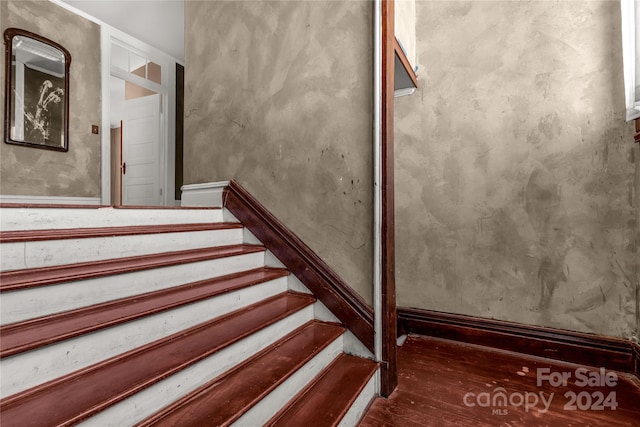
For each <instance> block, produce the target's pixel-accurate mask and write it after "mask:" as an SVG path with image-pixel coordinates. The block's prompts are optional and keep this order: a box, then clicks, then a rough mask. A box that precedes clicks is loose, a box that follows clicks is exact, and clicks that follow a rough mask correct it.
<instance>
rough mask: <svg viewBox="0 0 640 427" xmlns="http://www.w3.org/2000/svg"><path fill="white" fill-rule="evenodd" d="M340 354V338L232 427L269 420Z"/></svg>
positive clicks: (248, 426)
mask: <svg viewBox="0 0 640 427" xmlns="http://www.w3.org/2000/svg"><path fill="white" fill-rule="evenodd" d="M340 353H342V336H340V337H339V338H338V339H336V340H335V341H333V342H332V343H331V344H330V345H329V346H328V347H327V348H325V349H324V350H323V351H322V352H321V353H319V354H317V355H316V356H315V357H314V358H313V359H311V360H310V361H309V362H307V363H306V364H305V365H304V366H302V367H301V368H300V369H298V370H297V371H296V372H295V373H294V374H293V375H292V376H291V377H289V378H288V379H287V380H286V381H285V382H283V383H282V384H280V385H279V386H278V387H277V388H276V389H275V390H273V391H272V392H271V393H269V395H267V396H265V397H264V398H263V399H262V400H261V401H260V402H258V403H257V404H256V405H255V406H254V407H253V408H251V409H250V410H249V411H247V412H246V413H245V414H244V415H243V416H242V417H240V418H239V419H238V420H237V421H236V422H235V423H233V424H232V425H233V426H234V427H235V426H238V427H255V426H259V425H263V424H264V423H266V422H267V421H269V420H270V419H271V417H273V416H274V415H275V414H276V413H277V412H278V411H279V410H280V409H281V408H282V407H283V406H284V405H286V404H287V402H288V401H289V400H290V399H291V398H292V397H293V396H295V395H296V394H297V393H298V392H299V391H300V390H302V389H303V388H304V387H305V386H306V385H307V384H308V383H309V382H310V381H311V380H312V379H313V378H315V376H316V375H318V374H320V372H321V371H322V370H323V369H325V368H326V367H327V366H329V364H330V363H331V362H332V361H333V360H334V359H335V358H336V357H337V356H338V354H340Z"/></svg>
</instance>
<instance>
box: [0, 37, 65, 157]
mask: <svg viewBox="0 0 640 427" xmlns="http://www.w3.org/2000/svg"><path fill="white" fill-rule="evenodd" d="M4 41H5V51H6V75H5V78H6V90H5V96H6V100H5V142H7V143H9V144H20V145H28V146H32V147H38V148H46V149H50V150H60V151H67V150H68V147H69V145H68V129H69V123H68V119H69V117H68V116H69V97H68V94H69V65H70V63H71V55H70V54H69V52H68V51H67V50H66V49H65V48H63V47H62V46H60V45H59V44H57V43H55V42H53V41H51V40H48V39H45V38H44V37H40V36H38V35H37V34H33V33H30V32H28V31H24V30H19V29H16V28H9V29H7V30H6V31H5V33H4Z"/></svg>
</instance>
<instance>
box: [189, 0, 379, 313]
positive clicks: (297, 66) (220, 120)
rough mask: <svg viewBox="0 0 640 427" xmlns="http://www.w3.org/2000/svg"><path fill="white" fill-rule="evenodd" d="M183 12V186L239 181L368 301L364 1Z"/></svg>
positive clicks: (232, 4)
mask: <svg viewBox="0 0 640 427" xmlns="http://www.w3.org/2000/svg"><path fill="white" fill-rule="evenodd" d="M185 9H186V10H185V14H186V25H185V28H186V34H185V40H186V42H185V44H186V70H185V72H186V76H185V138H184V141H185V142H184V182H185V184H194V183H200V182H209V181H218V180H227V179H232V178H234V179H237V180H238V181H239V182H240V184H242V185H243V186H245V187H246V188H247V189H248V190H249V191H250V192H251V193H252V194H253V195H254V196H255V197H256V198H257V199H258V200H260V202H262V203H263V204H264V205H265V206H266V207H267V208H268V209H269V210H271V211H272V212H273V213H274V214H275V215H276V216H277V217H278V218H279V219H280V220H281V221H283V222H284V223H285V224H286V225H287V226H288V227H289V228H291V229H292V230H293V231H294V232H295V233H296V234H297V235H298V236H299V237H300V238H301V239H302V240H303V241H304V242H305V243H307V244H308V245H309V246H310V247H311V248H312V249H314V250H315V251H316V252H317V253H318V254H319V255H320V257H322V258H323V259H324V260H325V261H326V262H327V263H328V264H329V265H330V266H331V267H333V268H334V269H335V271H336V272H337V273H338V274H339V275H340V276H341V277H342V278H343V279H345V281H346V282H347V283H349V284H350V285H351V286H353V288H354V289H355V290H356V291H358V292H359V293H360V294H361V295H362V296H363V297H364V298H365V299H366V300H367V301H369V302H371V295H372V287H371V286H372V285H371V282H372V216H373V215H372V197H373V195H372V194H373V193H372V174H373V172H372V149H371V146H372V142H371V141H372V114H371V111H372V95H371V84H372V54H371V52H372V37H371V36H372V30H371V20H372V3H371V2H368V1H347V2H331V3H328V2H316V1H300V2H297V1H287V2H279V1H275V2H269V1H256V2H254V1H229V2H222V1H216V2H208V1H188V2H187V4H186V8H185Z"/></svg>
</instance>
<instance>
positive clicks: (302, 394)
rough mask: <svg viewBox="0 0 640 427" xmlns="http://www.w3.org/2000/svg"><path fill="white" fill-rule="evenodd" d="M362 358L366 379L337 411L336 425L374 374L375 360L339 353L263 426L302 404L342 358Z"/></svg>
mask: <svg viewBox="0 0 640 427" xmlns="http://www.w3.org/2000/svg"><path fill="white" fill-rule="evenodd" d="M351 358H353V359H356V358H357V359H363V363H368V364H370V366H369V367H367V369H366V371H367V372H366V381H362V383H360V384H359V385H358V388H357V390H356V391H355V394H354V396H351V398H350V401H349V404H348V405H345V406H344V408H343V409H342V410H341V411H340V413H338V414H337V415H336V418H335V420H334V423H333V424H332V426H335V425H337V424H338V423H339V422H340V421H341V420H342V419H343V418H344V417H345V415H346V414H347V413H348V412H349V409H350V408H351V406H352V405H353V403H354V402H355V401H356V400H357V398H358V396H360V394H361V393H362V391H363V390H364V389H365V387H366V385H367V383H368V382H369V381H370V380H371V377H372V376H373V375H374V374H375V372H376V370H377V369H378V368H379V364H378V363H376V362H373V361H371V360H369V359H364V358H361V357H358V356H353V355H349V354H346V353H342V354H340V355H338V357H336V359H335V360H333V362H332V363H331V364H329V366H327V367H326V368H325V369H324V370H323V371H322V372H321V373H320V374H318V375H317V376H316V377H315V378H314V379H312V380H311V381H310V382H309V383H308V384H307V385H306V386H305V387H304V388H303V389H302V390H300V391H299V392H298V393H297V394H296V395H295V396H294V397H293V398H292V399H291V400H290V401H289V402H288V403H287V405H286V406H284V407H283V408H282V409H281V410H280V411H278V412H277V413H276V415H274V416H273V417H272V418H271V419H270V420H269V421H268V422H267V423H266V424H265V427H267V426H269V427H272V426H274V425H278V423H279V422H280V421H281V419H283V418H285V417H287V414H288V412H289V411H290V410H291V409H294V408H295V407H296V406H297V405H298V404H304V402H305V400H306V399H307V398H308V396H310V393H312V392H313V390H314V388H315V387H316V386H318V384H321V383H322V382H323V381H324V380H325V378H326V377H328V376H329V375H331V374H332V369H333V368H334V367H335V366H337V365H338V364H340V363H343V360H346V359H351Z"/></svg>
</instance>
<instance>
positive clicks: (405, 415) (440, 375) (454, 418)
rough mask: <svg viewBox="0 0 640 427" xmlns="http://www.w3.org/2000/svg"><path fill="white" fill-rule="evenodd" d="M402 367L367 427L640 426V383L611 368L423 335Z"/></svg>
mask: <svg viewBox="0 0 640 427" xmlns="http://www.w3.org/2000/svg"><path fill="white" fill-rule="evenodd" d="M398 370H399V383H398V388H397V389H396V390H395V391H394V392H393V394H391V396H390V397H389V399H383V398H378V399H376V401H375V402H374V403H373V405H372V406H371V407H370V408H369V410H368V411H367V414H366V415H365V417H364V418H363V420H362V422H361V423H360V426H361V427H379V426H402V427H413V426H416V427H417V426H421V427H424V426H434V427H445V426H473V427H476V426H500V427H516V426H527V427H528V426H563V427H573V426H575V427H577V426H580V427H584V426H603V427H604V426H606V427H614V426H629V427H639V426H640V382H638V380H637V379H635V378H634V377H631V376H628V375H624V374H616V373H614V372H612V371H604V370H603V369H593V368H591V369H587V368H585V367H582V366H580V365H575V364H570V363H563V362H558V361H554V360H550V359H544V358H539V357H530V356H523V355H521V354H517V353H512V352H506V351H501V350H494V349H489V348H487V347H481V346H475V345H467V344H462V343H458V342H453V341H448V340H443V339H438V338H430V337H422V336H409V338H408V339H407V341H406V342H405V344H404V345H403V346H402V347H401V348H400V349H399V352H398ZM614 407H615V409H614Z"/></svg>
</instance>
